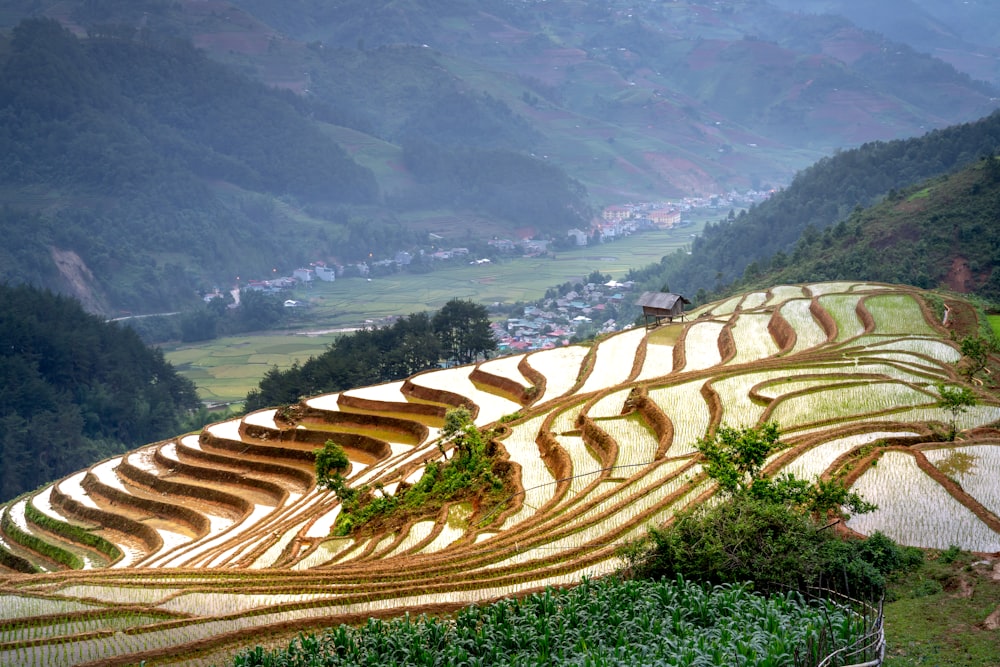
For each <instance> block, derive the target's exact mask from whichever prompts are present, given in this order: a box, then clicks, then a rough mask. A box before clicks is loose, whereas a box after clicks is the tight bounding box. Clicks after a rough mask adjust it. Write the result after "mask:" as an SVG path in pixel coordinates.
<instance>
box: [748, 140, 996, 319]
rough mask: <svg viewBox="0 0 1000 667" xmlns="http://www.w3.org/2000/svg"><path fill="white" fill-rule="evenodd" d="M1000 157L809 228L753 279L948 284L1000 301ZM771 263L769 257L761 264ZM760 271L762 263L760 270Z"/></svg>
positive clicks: (750, 281) (751, 280)
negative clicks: (853, 279) (782, 259)
mask: <svg viewBox="0 0 1000 667" xmlns="http://www.w3.org/2000/svg"><path fill="white" fill-rule="evenodd" d="M998 219H1000V158H997V157H996V156H993V155H990V156H988V157H986V158H984V159H982V160H980V161H978V162H977V163H975V164H974V165H972V166H970V167H966V168H965V169H963V170H961V171H958V172H956V173H953V174H948V175H943V176H939V177H937V178H934V179H931V180H929V181H925V182H922V183H920V184H917V185H914V186H911V187H909V188H905V189H901V190H898V191H893V192H892V193H891V194H890V195H889V196H888V197H887V198H886V199H885V200H883V201H882V202H880V203H879V204H877V205H876V206H873V207H871V208H868V209H865V210H863V211H861V210H858V211H855V212H854V213H852V214H851V215H850V216H849V217H848V218H847V219H845V220H841V221H840V222H839V223H837V224H836V225H834V226H832V227H827V228H826V229H824V230H823V232H822V233H815V232H811V233H807V234H805V235H803V237H802V238H801V239H800V240H799V241H798V243H797V244H796V246H795V250H794V251H793V252H792V253H791V255H790V256H788V257H787V265H784V266H782V262H780V261H774V260H773V259H772V261H771V263H770V264H771V266H770V270H765V271H763V275H760V276H755V275H752V274H753V273H754V272H753V271H751V272H749V274H748V275H746V276H745V278H747V279H748V280H746V281H745V282H746V283H747V284H758V285H763V284H770V283H772V282H775V281H778V282H785V281H791V282H797V281H799V280H802V279H803V278H804V277H805V276H809V277H810V278H813V279H818V280H838V279H842V278H844V277H845V276H853V277H857V278H859V279H864V280H877V281H884V282H894V283H904V284H910V285H918V286H920V287H924V288H931V287H939V286H940V287H946V288H948V289H950V290H953V291H955V292H959V293H973V294H976V295H978V296H980V297H983V298H985V299H987V300H989V301H992V302H995V303H997V302H1000V269H998V268H997V266H998V262H997V259H998V257H1000V236H998V234H1000V230H998V228H997V224H996V222H997V220H998ZM761 264H762V266H763V267H767V266H768V264H767V262H762V263H761ZM758 268H759V267H758Z"/></svg>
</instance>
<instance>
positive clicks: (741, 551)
mask: <svg viewBox="0 0 1000 667" xmlns="http://www.w3.org/2000/svg"><path fill="white" fill-rule="evenodd" d="M623 556H624V557H625V558H626V560H627V561H629V563H630V565H631V567H632V569H633V571H634V573H635V575H636V576H639V577H643V578H660V577H676V576H678V575H681V576H684V577H686V578H690V579H694V580H697V581H702V582H707V583H712V584H723V583H736V582H743V581H749V582H753V583H754V586H755V587H756V588H757V589H758V590H763V591H766V590H771V589H773V588H795V589H799V590H803V589H805V588H808V587H811V586H821V587H825V588H830V589H833V590H836V591H839V592H841V593H845V594H847V595H851V596H852V597H870V598H876V597H879V596H880V595H881V594H882V593H883V592H884V590H885V585H886V581H887V579H888V578H889V577H890V576H891V575H892V574H893V573H894V572H898V571H901V570H905V569H910V568H912V567H913V566H914V565H916V564H919V563H920V562H921V560H922V554H921V552H920V551H919V550H917V549H909V548H901V547H899V546H898V545H897V544H896V543H895V542H893V541H892V540H891V539H889V538H888V537H886V536H885V535H883V534H881V533H875V534H874V535H873V536H872V537H870V538H868V539H867V540H842V539H840V538H838V537H837V536H836V535H834V534H832V533H829V532H828V531H824V530H822V529H821V527H820V526H819V525H817V524H816V523H815V522H814V521H813V520H812V519H811V518H810V517H809V515H807V514H804V513H802V512H801V511H797V510H796V509H794V508H791V507H789V506H787V505H785V504H783V503H776V502H771V501H768V500H762V499H759V498H753V497H751V496H749V495H746V494H742V495H737V496H734V497H732V498H730V499H728V500H726V501H724V502H722V503H720V504H718V505H715V506H714V507H700V508H697V509H695V510H692V511H690V512H686V513H682V514H680V515H678V517H677V519H676V521H675V523H674V524H673V525H671V526H670V527H668V528H665V529H651V530H650V534H649V540H648V541H647V542H645V543H644V544H643V545H633V546H632V548H631V549H630V550H628V551H626V552H624V553H623Z"/></svg>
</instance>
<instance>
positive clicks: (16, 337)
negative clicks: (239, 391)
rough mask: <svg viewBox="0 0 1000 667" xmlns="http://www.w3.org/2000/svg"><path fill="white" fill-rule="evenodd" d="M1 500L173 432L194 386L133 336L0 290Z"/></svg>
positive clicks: (41, 299) (42, 297)
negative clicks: (0, 389) (0, 343)
mask: <svg viewBox="0 0 1000 667" xmlns="http://www.w3.org/2000/svg"><path fill="white" fill-rule="evenodd" d="M0 338H2V339H3V345H0V387H2V388H3V389H2V391H0V415H2V418H0V461H2V464H3V465H2V466H0V498H5V499H7V498H12V497H13V496H16V495H18V494H21V493H24V492H25V491H28V490H29V489H34V488H37V487H38V486H39V485H41V484H44V483H46V482H49V481H50V480H53V479H56V478H59V477H62V476H64V475H66V474H68V473H70V472H72V471H74V470H77V469H79V468H80V467H82V466H88V465H90V464H91V463H92V462H94V461H97V460H100V459H102V458H106V457H107V456H110V455H112V454H118V453H121V452H124V451H125V450H126V449H129V448H132V447H135V446H137V445H138V444H139V443H143V442H149V441H150V440H156V439H158V438H163V437H167V436H169V435H171V434H174V433H176V432H177V430H178V429H179V428H180V427H181V424H182V422H183V419H184V417H185V415H186V413H187V411H188V410H192V409H194V408H196V407H197V405H198V399H197V396H196V395H195V389H194V385H193V384H192V383H191V382H190V381H189V380H186V379H184V378H182V377H180V376H179V375H178V374H177V373H176V372H175V371H174V369H173V367H171V366H170V364H168V363H167V362H166V361H164V359H163V355H162V353H160V352H159V351H158V350H151V349H149V348H147V347H146V346H145V345H144V344H143V343H142V341H141V340H139V337H138V336H137V335H136V334H135V332H134V331H132V330H131V329H128V328H126V327H121V326H118V325H116V324H108V323H106V322H104V321H102V320H100V319H99V318H97V317H95V316H93V315H89V314H87V313H85V312H84V311H83V309H82V308H81V307H80V305H79V304H78V303H77V302H76V301H74V300H72V299H70V298H68V297H61V296H55V295H53V294H51V293H49V292H44V291H41V290H37V289H34V288H29V287H25V286H21V287H10V286H6V285H0Z"/></svg>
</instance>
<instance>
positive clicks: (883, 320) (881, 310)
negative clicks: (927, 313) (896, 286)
mask: <svg viewBox="0 0 1000 667" xmlns="http://www.w3.org/2000/svg"><path fill="white" fill-rule="evenodd" d="M863 305H864V308H865V309H867V310H868V312H869V313H870V314H871V316H872V318H873V319H874V320H875V333H879V334H895V333H903V334H906V335H908V336H934V335H937V331H935V330H934V328H933V327H932V326H930V325H929V324H928V323H927V318H926V317H924V313H923V311H922V310H921V309H920V304H918V303H917V302H916V300H915V299H914V298H913V297H912V296H910V295H909V294H879V295H876V296H869V297H868V298H866V299H865V300H864V304H863Z"/></svg>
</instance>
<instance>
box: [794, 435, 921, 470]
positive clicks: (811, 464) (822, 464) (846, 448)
mask: <svg viewBox="0 0 1000 667" xmlns="http://www.w3.org/2000/svg"><path fill="white" fill-rule="evenodd" d="M908 435H917V433H915V432H913V431H875V432H872V433H858V434H856V435H849V436H845V437H842V438H834V439H833V440H828V441H826V442H822V443H820V444H818V445H815V446H813V447H810V448H809V449H807V450H806V451H805V452H803V453H802V454H800V455H799V456H797V457H796V458H795V459H794V460H793V461H791V462H789V463H788V464H786V465H785V466H783V467H782V468H781V472H782V473H788V474H790V475H794V476H795V477H798V478H799V479H813V478H815V477H818V476H820V475H822V474H823V473H824V472H826V470H827V469H828V468H829V467H830V465H831V464H832V463H833V462H834V461H835V460H837V458H838V457H840V456H842V455H844V454H846V453H848V452H850V451H853V450H855V449H857V448H859V447H863V446H864V445H867V444H871V443H873V442H876V441H878V440H880V439H882V438H891V437H904V436H908Z"/></svg>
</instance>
